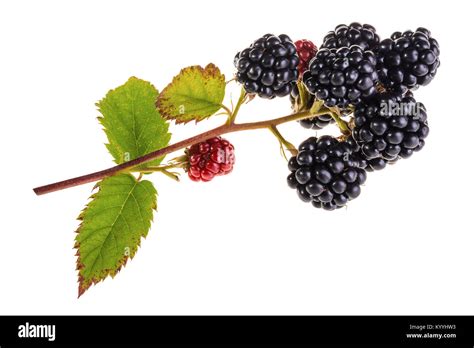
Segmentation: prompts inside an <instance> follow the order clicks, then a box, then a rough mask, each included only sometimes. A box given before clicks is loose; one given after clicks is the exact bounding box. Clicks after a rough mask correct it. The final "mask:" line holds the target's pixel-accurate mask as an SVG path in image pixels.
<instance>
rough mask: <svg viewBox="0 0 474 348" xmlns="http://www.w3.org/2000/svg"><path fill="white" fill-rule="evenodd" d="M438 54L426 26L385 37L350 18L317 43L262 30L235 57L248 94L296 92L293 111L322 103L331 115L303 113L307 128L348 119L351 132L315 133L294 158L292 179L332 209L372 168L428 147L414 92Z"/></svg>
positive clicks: (432, 71) (352, 194)
mask: <svg viewBox="0 0 474 348" xmlns="http://www.w3.org/2000/svg"><path fill="white" fill-rule="evenodd" d="M439 54H440V51H439V44H438V42H437V41H436V40H435V39H434V38H433V37H432V36H431V33H430V31H429V30H427V29H425V28H418V29H416V30H415V31H405V32H403V33H402V32H395V33H394V34H392V35H391V37H390V38H388V39H385V40H380V37H379V35H378V34H377V32H376V30H375V28H374V27H373V26H371V25H369V24H360V23H351V24H349V25H344V24H341V25H338V26H337V27H336V28H335V29H334V30H333V31H330V32H329V33H328V34H327V35H326V36H325V37H324V39H323V43H322V45H321V46H320V49H319V50H318V48H317V47H316V45H315V44H314V43H313V42H311V41H309V40H298V41H296V42H295V43H294V44H293V42H292V41H291V39H290V38H289V37H288V36H287V35H279V36H275V35H271V34H267V35H264V36H263V37H261V38H259V39H258V40H256V41H255V42H254V43H253V44H252V45H251V46H250V47H249V48H246V49H244V50H242V51H241V52H239V53H238V54H237V55H236V57H235V60H234V64H235V67H236V68H237V73H236V79H237V81H239V82H240V83H241V84H242V85H243V88H244V89H245V91H246V92H247V93H248V94H254V95H255V94H257V95H259V96H260V97H263V98H269V99H271V98H274V97H275V96H279V97H283V96H287V95H290V100H291V103H292V107H293V109H294V111H295V112H302V111H303V112H304V111H309V110H312V109H313V108H312V106H313V105H317V106H318V107H319V105H320V104H324V107H325V108H327V114H324V115H321V116H318V117H312V118H308V119H305V120H300V121H299V123H300V124H301V125H302V126H303V127H304V128H308V129H312V130H320V129H322V128H324V127H325V126H327V125H329V124H332V123H335V121H334V118H333V117H341V118H342V120H343V121H345V122H346V123H347V125H348V126H349V128H350V130H351V134H350V135H348V134H347V133H348V132H347V128H346V129H345V134H344V136H342V137H340V138H334V137H330V136H321V137H319V138H316V137H311V138H309V139H307V140H305V141H304V142H303V143H302V144H301V145H300V146H299V149H298V154H297V156H294V157H292V158H291V159H290V161H289V164H288V165H289V169H290V171H291V174H290V175H289V176H288V184H289V186H290V187H292V188H294V189H296V191H297V193H298V196H299V197H300V198H301V199H302V200H303V201H305V202H312V204H313V205H314V206H315V207H317V208H323V209H327V210H334V209H337V208H340V207H342V206H344V205H345V204H346V203H347V202H348V201H349V200H351V199H354V198H356V197H357V196H358V195H359V194H360V186H361V185H362V184H363V183H364V182H365V180H366V172H369V171H376V170H381V169H383V168H385V167H386V165H387V164H393V163H395V162H396V161H398V160H399V159H401V158H408V157H410V156H411V155H412V154H413V153H414V152H417V151H420V150H421V149H422V148H423V146H424V145H425V138H426V137H427V136H428V133H429V128H428V123H427V115H426V109H425V107H424V105H423V104H421V103H418V102H417V101H416V100H415V99H414V97H413V94H412V91H413V90H415V89H416V88H418V87H419V86H425V85H427V84H429V83H430V82H431V80H432V79H433V78H434V76H435V75H436V72H437V69H438V67H439V65H440V60H439ZM316 102H318V103H319V104H316ZM345 117H349V118H350V119H349V120H347V119H345ZM338 124H339V125H340V121H339V120H338Z"/></svg>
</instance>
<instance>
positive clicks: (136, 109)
mask: <svg viewBox="0 0 474 348" xmlns="http://www.w3.org/2000/svg"><path fill="white" fill-rule="evenodd" d="M157 97H158V91H157V90H156V88H155V87H154V86H153V85H152V84H151V83H149V82H147V81H144V80H140V79H138V78H136V77H131V78H130V79H129V80H128V81H127V82H126V83H125V84H124V85H122V86H120V87H118V88H116V89H114V90H111V91H109V92H108V93H107V95H106V96H105V98H104V99H102V100H101V101H100V102H98V103H97V104H96V105H97V107H98V108H99V111H100V113H101V114H102V117H99V121H100V123H101V124H102V126H104V131H105V133H106V135H107V138H108V140H109V143H108V144H106V146H107V149H108V150H109V152H110V153H111V154H112V156H113V157H114V159H115V162H116V163H118V164H120V163H123V162H127V161H130V160H133V159H135V158H137V157H140V156H143V155H146V154H147V153H149V152H152V151H155V150H158V149H161V148H163V147H165V146H166V145H168V143H169V141H170V138H171V134H170V133H168V127H169V125H168V123H167V122H166V121H165V120H164V119H163V117H161V115H160V113H159V111H158V110H157V109H156V107H155V102H156V98H157ZM162 160H163V158H158V159H156V160H153V161H151V162H149V163H147V165H149V166H150V165H151V166H156V165H158V164H160V163H161V161H162Z"/></svg>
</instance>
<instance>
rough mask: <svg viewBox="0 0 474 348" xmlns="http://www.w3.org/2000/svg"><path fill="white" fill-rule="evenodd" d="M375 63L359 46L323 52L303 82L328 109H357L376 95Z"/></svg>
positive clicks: (312, 64) (321, 51) (322, 50)
mask: <svg viewBox="0 0 474 348" xmlns="http://www.w3.org/2000/svg"><path fill="white" fill-rule="evenodd" d="M375 65H376V59H375V55H374V53H373V52H372V51H363V50H362V49H361V48H360V47H359V46H351V47H342V48H339V49H335V48H332V49H328V48H324V49H321V50H319V51H318V53H316V56H315V57H314V59H313V60H312V61H311V63H310V66H309V70H308V71H306V72H305V73H304V74H303V82H304V84H305V85H306V88H307V89H308V91H309V92H310V93H311V94H315V95H316V98H318V99H321V100H323V101H324V104H325V105H326V106H327V107H333V106H337V107H339V108H342V109H344V108H346V107H347V106H349V105H358V104H359V103H360V102H361V101H362V100H363V99H365V98H370V97H372V96H373V95H374V94H375V93H376V89H375V84H376V82H377V81H378V78H377V72H376V69H375Z"/></svg>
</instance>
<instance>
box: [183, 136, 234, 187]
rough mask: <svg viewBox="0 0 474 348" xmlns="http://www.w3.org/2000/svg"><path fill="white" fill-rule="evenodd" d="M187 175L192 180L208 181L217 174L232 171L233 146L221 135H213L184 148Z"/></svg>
mask: <svg viewBox="0 0 474 348" xmlns="http://www.w3.org/2000/svg"><path fill="white" fill-rule="evenodd" d="M186 155H187V156H188V162H189V164H188V168H187V171H188V176H189V178H190V179H191V180H193V181H210V180H212V179H213V178H214V177H215V176H217V175H226V174H229V173H230V172H231V171H232V168H233V166H234V162H235V155H234V146H233V145H232V144H231V143H229V142H228V141H227V140H225V139H223V138H221V137H214V138H211V139H208V140H206V141H203V142H200V143H197V144H194V145H192V146H191V147H190V148H189V149H186Z"/></svg>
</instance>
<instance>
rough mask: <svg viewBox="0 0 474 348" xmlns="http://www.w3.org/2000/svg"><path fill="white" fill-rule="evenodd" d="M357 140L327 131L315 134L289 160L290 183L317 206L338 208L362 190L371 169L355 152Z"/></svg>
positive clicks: (306, 199) (304, 197) (302, 198)
mask: <svg viewBox="0 0 474 348" xmlns="http://www.w3.org/2000/svg"><path fill="white" fill-rule="evenodd" d="M354 146H356V145H355V143H354V142H353V141H351V140H349V141H344V142H339V141H338V140H337V139H336V138H333V137H331V136H328V135H325V136H322V137H319V138H315V137H311V138H308V139H307V140H305V141H304V142H303V143H301V145H300V146H299V148H298V154H297V155H296V156H294V157H292V158H290V160H289V161H288V168H289V169H290V171H291V174H290V175H289V176H288V178H287V182H288V185H289V186H290V187H291V188H294V189H296V192H297V194H298V196H299V197H300V199H301V200H302V201H304V202H311V203H312V204H313V206H314V207H316V208H323V209H326V210H334V209H337V208H341V207H343V206H345V205H346V203H347V202H348V201H350V200H352V199H354V198H357V197H358V196H359V194H360V191H361V189H360V186H361V185H362V184H363V183H364V182H365V180H366V178H367V173H366V171H365V170H364V169H362V168H360V163H359V161H358V160H357V159H356V158H355V157H354V156H353V155H352V153H353V151H354Z"/></svg>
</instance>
